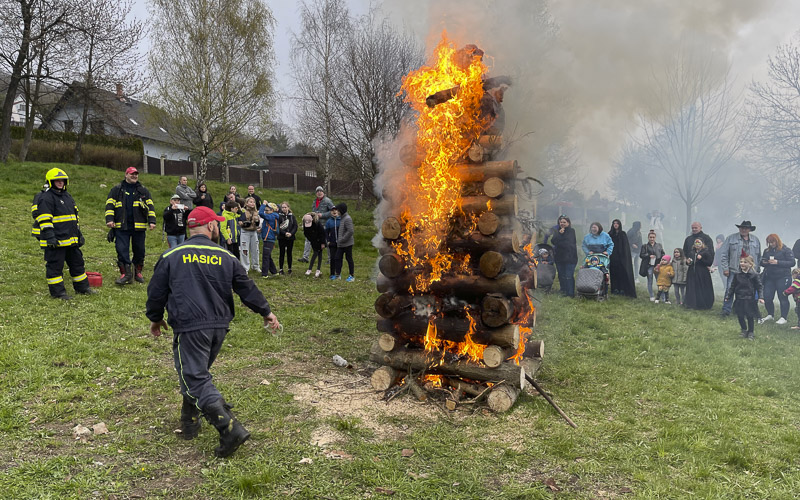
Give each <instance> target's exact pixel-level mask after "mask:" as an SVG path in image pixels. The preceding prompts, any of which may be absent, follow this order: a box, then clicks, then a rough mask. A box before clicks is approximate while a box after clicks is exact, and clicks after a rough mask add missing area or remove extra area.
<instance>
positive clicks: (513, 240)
mask: <svg viewBox="0 0 800 500" xmlns="http://www.w3.org/2000/svg"><path fill="white" fill-rule="evenodd" d="M521 239H522V235H521V234H520V233H519V232H517V231H511V232H504V233H500V234H495V235H494V236H486V235H484V234H481V233H480V232H477V233H472V234H471V235H469V237H467V238H463V239H455V238H454V239H451V240H449V241H448V242H447V243H448V246H449V247H450V248H451V249H453V250H458V251H464V252H470V253H479V252H489V251H496V252H502V253H519V252H520V251H522V246H521V244H520V241H521Z"/></svg>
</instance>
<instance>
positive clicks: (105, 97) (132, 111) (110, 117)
mask: <svg viewBox="0 0 800 500" xmlns="http://www.w3.org/2000/svg"><path fill="white" fill-rule="evenodd" d="M81 90H82V84H81V83H78V82H73V83H72V84H71V85H69V87H68V88H67V90H66V92H64V95H62V96H61V99H60V100H59V101H58V103H57V104H56V106H55V107H54V108H53V110H52V111H51V112H50V113H49V114H48V115H47V116H46V117H45V119H44V124H45V126H47V125H48V124H49V123H50V122H51V121H52V120H53V119H54V118H55V116H56V114H57V113H58V112H59V111H60V110H62V109H64V108H65V107H66V106H67V105H69V104H70V102H72V101H75V100H76V99H77V96H76V94H77V93H78V92H79V91H81ZM89 99H90V100H91V102H92V105H93V110H92V113H93V114H94V116H95V117H96V118H99V119H102V120H103V121H104V122H106V123H108V124H109V125H112V126H114V127H117V128H118V129H119V130H120V131H121V132H122V133H123V134H125V135H132V136H136V137H140V138H142V139H150V140H154V141H159V142H163V143H166V144H175V142H176V141H175V140H174V139H173V138H172V137H170V135H169V133H168V132H167V126H168V125H167V124H158V123H154V119H155V116H156V115H157V114H156V110H157V108H155V107H154V106H151V105H149V104H146V103H144V102H141V101H138V100H136V99H132V98H130V97H127V96H125V95H122V96H120V95H118V94H117V93H115V92H110V91H108V90H103V89H98V88H95V89H92V90H90V91H89Z"/></svg>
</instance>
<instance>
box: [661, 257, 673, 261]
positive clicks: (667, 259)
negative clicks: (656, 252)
mask: <svg viewBox="0 0 800 500" xmlns="http://www.w3.org/2000/svg"><path fill="white" fill-rule="evenodd" d="M661 260H666V261H667V262H669V261H670V260H672V258H671V257H670V256H669V255H665V256H663V257H661Z"/></svg>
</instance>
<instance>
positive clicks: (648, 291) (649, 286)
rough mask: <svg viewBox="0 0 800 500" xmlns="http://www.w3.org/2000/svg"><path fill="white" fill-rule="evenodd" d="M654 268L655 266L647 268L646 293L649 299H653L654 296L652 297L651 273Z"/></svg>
mask: <svg viewBox="0 0 800 500" xmlns="http://www.w3.org/2000/svg"><path fill="white" fill-rule="evenodd" d="M655 268H656V267H655V266H650V267H648V268H647V293H649V294H650V298H651V299H652V298H653V297H655V295H653V271H654V270H655Z"/></svg>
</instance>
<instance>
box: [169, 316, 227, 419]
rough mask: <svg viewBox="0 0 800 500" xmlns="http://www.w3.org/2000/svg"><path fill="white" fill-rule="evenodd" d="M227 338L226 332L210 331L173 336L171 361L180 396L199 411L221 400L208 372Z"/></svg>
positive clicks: (213, 329) (197, 331) (221, 329)
mask: <svg viewBox="0 0 800 500" xmlns="http://www.w3.org/2000/svg"><path fill="white" fill-rule="evenodd" d="M227 334H228V329H227V328H209V329H204V330H195V331H192V332H182V333H176V334H175V335H174V336H173V338H172V357H173V359H174V361H175V371H177V372H178V383H179V384H180V386H181V394H183V395H184V396H187V397H188V398H190V399H191V400H192V402H193V403H194V404H195V406H197V408H199V409H201V410H202V409H203V408H205V407H206V406H208V405H209V404H211V403H213V402H214V401H216V400H218V399H221V398H222V394H220V392H219V390H217V388H216V386H215V385H214V383H213V382H212V381H211V373H210V372H209V370H210V369H211V365H213V364H214V360H215V359H217V354H219V350H220V348H221V347H222V342H223V341H224V340H225V336H226V335H227Z"/></svg>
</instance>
